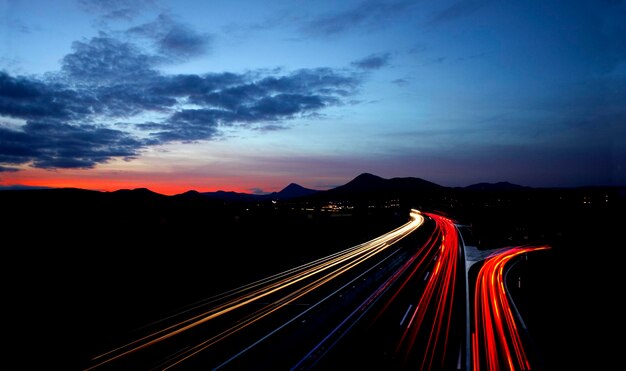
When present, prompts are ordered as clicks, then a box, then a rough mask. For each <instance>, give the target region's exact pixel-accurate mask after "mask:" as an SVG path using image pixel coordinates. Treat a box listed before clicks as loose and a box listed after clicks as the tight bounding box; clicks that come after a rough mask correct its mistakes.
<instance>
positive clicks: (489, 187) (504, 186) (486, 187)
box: [465, 182, 531, 191]
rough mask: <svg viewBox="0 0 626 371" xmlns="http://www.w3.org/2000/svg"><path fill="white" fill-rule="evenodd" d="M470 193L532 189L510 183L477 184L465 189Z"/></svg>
mask: <svg viewBox="0 0 626 371" xmlns="http://www.w3.org/2000/svg"><path fill="white" fill-rule="evenodd" d="M465 189H467V190H470V191H519V190H527V189H531V187H527V186H522V185H518V184H513V183H509V182H498V183H476V184H472V185H469V186H467V187H465Z"/></svg>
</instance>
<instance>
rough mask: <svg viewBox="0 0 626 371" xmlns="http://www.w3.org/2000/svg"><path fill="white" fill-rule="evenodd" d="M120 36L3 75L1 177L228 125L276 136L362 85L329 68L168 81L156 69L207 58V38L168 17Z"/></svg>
mask: <svg viewBox="0 0 626 371" xmlns="http://www.w3.org/2000/svg"><path fill="white" fill-rule="evenodd" d="M85 3H87V2H85ZM116 4H118V3H116V2H110V5H111V6H113V5H116ZM118 5H119V4H118ZM124 34H125V35H126V36H128V37H126V38H120V37H115V36H113V35H111V34H107V33H104V32H100V33H99V34H98V35H97V36H96V37H93V38H91V39H88V40H80V41H76V42H74V43H73V45H72V52H71V53H69V54H67V55H66V56H65V57H64V58H63V60H62V67H61V70H60V71H59V72H58V73H55V74H50V75H47V76H46V77H40V78H39V77H32V76H28V77H27V76H13V75H10V74H9V73H7V72H1V71H0V166H1V167H0V169H1V170H0V171H12V170H14V166H16V165H23V164H29V165H30V166H33V167H39V168H91V167H93V166H95V165H96V164H98V163H104V162H107V161H108V160H110V159H111V158H113V157H117V158H125V159H131V158H133V157H136V156H137V155H139V153H140V152H141V150H142V149H144V148H146V147H147V146H151V145H158V144H164V143H168V142H172V141H181V142H189V141H199V140H211V139H214V138H216V137H219V136H220V135H221V132H222V130H223V129H224V128H225V127H229V128H236V127H244V128H249V129H259V130H268V131H269V130H275V129H276V128H279V127H283V125H281V122H282V121H285V120H289V119H293V118H296V117H303V116H310V115H317V114H319V113H320V111H321V110H323V109H324V108H325V107H329V106H333V105H340V104H343V103H344V100H346V98H347V97H348V96H350V95H352V94H353V93H354V92H355V91H356V89H357V88H358V86H359V84H360V82H361V81H360V77H359V76H360V75H359V74H357V73H356V72H355V71H347V70H341V71H339V70H333V69H330V68H314V69H301V70H295V71H274V72H271V73H268V72H266V71H251V72H246V73H228V72H223V73H205V74H181V75H168V74H164V73H162V72H160V71H159V66H161V65H163V64H166V63H172V62H173V61H176V60H186V59H189V58H191V57H194V56H197V55H200V54H203V53H205V52H206V51H207V49H208V48H209V46H210V41H211V39H210V36H209V35H203V34H200V33H197V32H195V31H194V30H192V29H191V28H189V27H187V26H184V25H181V24H178V23H176V22H175V21H173V20H172V19H171V18H170V17H168V16H164V15H161V16H159V17H158V18H157V19H156V20H155V21H154V22H151V23H147V24H144V25H142V26H137V27H134V28H131V29H129V30H127V31H126V32H125V33H124ZM133 37H135V38H137V37H138V38H143V39H147V40H149V41H151V42H152V47H153V48H152V49H150V48H142V47H140V46H139V45H140V44H138V43H135V42H133ZM367 68H371V67H367ZM16 123H19V124H16ZM3 165H4V166H3Z"/></svg>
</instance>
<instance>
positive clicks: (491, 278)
mask: <svg viewBox="0 0 626 371" xmlns="http://www.w3.org/2000/svg"><path fill="white" fill-rule="evenodd" d="M549 248H550V247H549V246H518V247H512V248H504V249H500V250H498V251H496V252H494V253H493V254H491V255H490V256H489V257H488V258H487V259H486V260H485V262H484V263H483V265H482V267H481V268H480V270H479V272H478V276H477V279H476V288H475V290H476V291H475V296H474V332H473V333H472V336H471V339H472V369H473V370H474V371H480V370H482V369H486V370H500V369H508V370H530V369H531V364H530V361H529V359H528V357H527V355H526V352H525V350H524V344H523V342H522V339H521V336H520V331H519V329H518V326H517V322H516V319H515V316H514V314H513V311H512V309H511V308H512V304H511V303H510V302H509V296H508V293H507V291H506V287H505V274H504V268H505V266H506V265H507V264H508V263H509V262H510V261H511V260H512V259H514V258H516V257H518V256H519V255H521V254H525V253H528V252H531V251H538V250H545V249H549Z"/></svg>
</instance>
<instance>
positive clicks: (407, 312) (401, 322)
mask: <svg viewBox="0 0 626 371" xmlns="http://www.w3.org/2000/svg"><path fill="white" fill-rule="evenodd" d="M411 307H413V304H409V307H408V308H406V312H405V313H404V316H403V317H402V321H400V326H402V324H403V323H404V320H405V319H406V316H408V315H409V312H410V311H411Z"/></svg>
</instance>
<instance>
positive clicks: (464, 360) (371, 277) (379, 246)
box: [85, 210, 530, 370]
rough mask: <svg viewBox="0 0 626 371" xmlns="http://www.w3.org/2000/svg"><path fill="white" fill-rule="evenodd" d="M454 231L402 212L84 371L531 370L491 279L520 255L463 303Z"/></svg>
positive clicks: (153, 329) (499, 285) (496, 259)
mask: <svg viewBox="0 0 626 371" xmlns="http://www.w3.org/2000/svg"><path fill="white" fill-rule="evenodd" d="M459 236H460V234H459V232H458V229H457V228H456V226H455V223H454V221H453V220H451V219H448V218H446V217H444V216H441V215H438V214H434V213H421V212H419V211H417V210H411V212H410V215H409V221H408V222H407V223H406V224H404V225H402V226H400V227H398V228H396V229H394V230H392V231H390V232H388V233H386V234H384V235H382V236H380V237H377V238H375V239H373V240H371V241H367V242H365V243H362V244H360V245H357V246H354V247H351V248H348V249H346V250H343V251H340V252H337V253H335V254H332V255H329V256H326V257H324V258H321V259H318V260H315V261H312V262H309V263H307V264H304V265H301V266H298V267H295V268H293V269H289V270H287V271H284V272H281V273H278V274H275V275H273V276H270V277H267V278H265V279H262V280H259V281H257V282H253V283H250V284H248V285H245V286H242V287H239V288H236V289H233V290H230V291H228V292H225V293H223V294H220V295H218V296H215V297H211V298H208V299H206V300H204V301H202V302H199V303H196V304H194V305H192V306H190V307H188V308H186V309H185V310H183V311H181V312H180V313H177V314H175V315H173V316H171V317H168V318H165V319H163V320H161V321H158V322H156V323H154V324H152V325H150V326H148V327H146V328H145V329H144V330H143V333H142V334H141V335H140V336H137V337H136V338H135V339H134V340H132V341H129V342H127V343H124V344H121V345H120V346H118V347H116V348H114V349H110V350H107V351H104V352H102V353H101V354H99V355H96V356H95V357H93V359H92V361H91V363H90V364H89V365H87V366H86V367H85V369H86V370H92V369H98V370H100V369H102V370H104V369H133V370H144V369H146V370H147V369H163V370H165V369H198V368H201V369H208V368H210V369H213V370H218V369H233V370H241V369H255V370H259V369H268V370H282V369H291V370H308V369H337V368H338V367H341V368H343V367H349V368H364V367H365V368H368V369H371V368H376V369H387V370H389V369H398V370H400V369H419V370H457V369H460V370H467V369H469V368H471V369H475V370H479V369H487V370H495V369H530V364H529V363H528V361H527V358H526V356H525V353H524V350H523V349H524V344H523V342H522V341H521V340H520V336H519V328H518V326H517V325H516V323H517V321H518V319H516V318H515V316H514V311H513V310H511V309H510V303H509V301H508V300H507V295H506V290H505V288H504V283H503V279H502V278H501V276H502V272H503V267H504V266H505V265H506V264H507V262H508V261H510V260H511V259H513V258H514V257H515V256H518V255H519V254H522V253H524V252H528V251H530V248H517V249H503V250H501V251H499V252H497V253H496V254H494V255H493V256H491V257H490V258H489V259H487V260H486V261H485V263H484V264H483V265H482V267H481V269H480V273H479V275H478V279H477V281H476V285H475V293H474V297H475V302H474V304H473V305H471V304H470V303H469V302H468V300H469V295H468V292H469V289H468V286H467V284H468V281H467V275H466V269H465V254H464V246H463V243H462V241H461V240H460V238H459ZM507 252H508V253H507ZM493 282H496V283H495V285H494V284H493ZM470 285H471V284H470ZM471 288H472V289H473V288H474V286H472V287H471ZM469 316H471V318H470V317H469ZM470 327H471V328H472V330H471V336H466V334H468V333H469V331H468V329H469V328H470ZM468 337H471V347H470V346H469V345H470V344H468V341H470V339H468ZM470 348H471V350H470ZM470 365H471V366H470Z"/></svg>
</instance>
